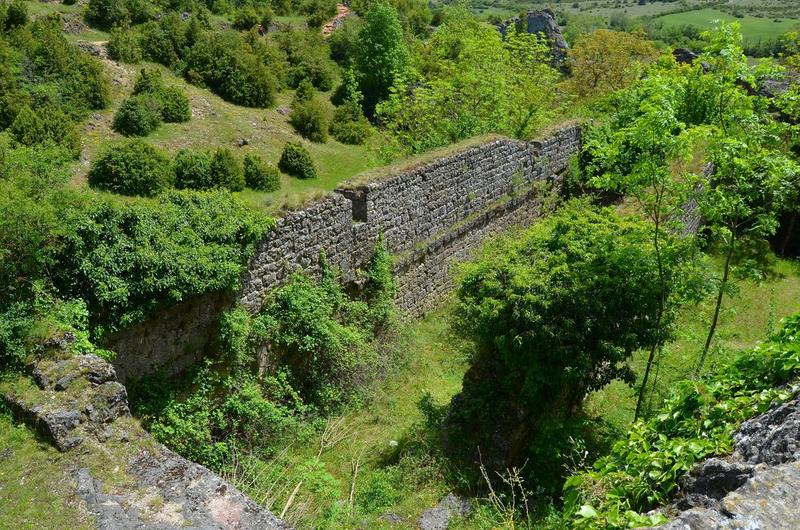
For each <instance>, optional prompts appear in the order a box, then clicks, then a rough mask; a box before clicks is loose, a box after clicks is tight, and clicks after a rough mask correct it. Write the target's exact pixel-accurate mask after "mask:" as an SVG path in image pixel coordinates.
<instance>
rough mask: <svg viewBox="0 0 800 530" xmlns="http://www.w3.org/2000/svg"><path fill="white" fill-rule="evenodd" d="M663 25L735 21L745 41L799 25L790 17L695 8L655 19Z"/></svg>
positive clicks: (706, 26) (785, 30) (707, 26)
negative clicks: (757, 15)
mask: <svg viewBox="0 0 800 530" xmlns="http://www.w3.org/2000/svg"><path fill="white" fill-rule="evenodd" d="M655 20H656V21H660V22H662V23H663V24H664V26H665V27H673V26H687V25H688V26H699V27H702V28H710V27H711V26H712V24H713V23H714V21H715V20H722V21H724V22H733V21H737V22H739V24H741V26H742V37H744V40H745V42H747V43H756V42H758V41H759V40H765V39H773V38H775V37H778V36H780V35H781V34H783V33H786V32H787V31H792V30H795V29H798V27H800V20H797V19H792V18H782V19H773V18H766V17H754V16H751V15H746V16H743V17H734V16H733V15H731V14H729V13H725V12H723V11H720V10H718V9H696V10H694V11H685V12H683V13H672V14H669V15H664V16H661V17H658V18H656V19H655Z"/></svg>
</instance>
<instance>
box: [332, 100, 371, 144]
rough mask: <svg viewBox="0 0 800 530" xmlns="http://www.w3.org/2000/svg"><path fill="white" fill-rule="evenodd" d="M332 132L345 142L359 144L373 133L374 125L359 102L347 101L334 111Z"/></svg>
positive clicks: (335, 136)
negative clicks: (366, 116) (365, 115)
mask: <svg viewBox="0 0 800 530" xmlns="http://www.w3.org/2000/svg"><path fill="white" fill-rule="evenodd" d="M330 133H331V134H332V135H333V137H334V138H336V139H337V140H339V141H340V142H342V143H343V144H351V145H359V144H363V143H364V142H366V141H367V138H369V136H370V135H371V134H372V126H371V125H370V123H369V121H368V120H367V119H366V118H365V117H364V113H363V112H362V111H361V107H360V106H359V105H358V103H355V102H354V101H347V102H345V103H344V104H343V105H342V106H340V107H338V108H337V109H336V110H335V111H334V113H333V121H332V122H331V126H330Z"/></svg>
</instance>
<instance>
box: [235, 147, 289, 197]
mask: <svg viewBox="0 0 800 530" xmlns="http://www.w3.org/2000/svg"><path fill="white" fill-rule="evenodd" d="M243 165H244V181H245V183H246V184H247V187H248V188H250V189H253V190H258V191H275V190H277V189H279V188H280V187H281V176H280V172H279V171H278V168H276V167H275V166H270V165H267V164H265V163H264V161H263V160H261V157H259V156H258V155H245V157H244V164H243Z"/></svg>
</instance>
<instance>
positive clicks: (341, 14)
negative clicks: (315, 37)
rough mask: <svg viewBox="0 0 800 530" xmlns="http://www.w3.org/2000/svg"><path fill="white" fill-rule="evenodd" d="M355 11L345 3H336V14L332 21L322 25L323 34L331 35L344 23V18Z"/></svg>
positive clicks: (324, 35)
mask: <svg viewBox="0 0 800 530" xmlns="http://www.w3.org/2000/svg"><path fill="white" fill-rule="evenodd" d="M352 14H353V12H352V11H350V8H349V7H347V6H346V5H344V4H336V16H335V17H333V19H331V21H330V22H328V23H327V24H325V25H324V26H322V36H323V37H329V36H330V35H331V33H333V32H334V30H336V29H339V28H340V27H342V24H344V20H345V19H346V18H347V17H349V16H350V15H352Z"/></svg>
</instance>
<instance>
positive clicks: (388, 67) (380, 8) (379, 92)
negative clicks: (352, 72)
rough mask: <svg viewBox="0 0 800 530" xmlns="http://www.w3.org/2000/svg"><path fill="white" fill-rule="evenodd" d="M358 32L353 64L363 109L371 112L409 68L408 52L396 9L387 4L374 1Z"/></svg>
mask: <svg viewBox="0 0 800 530" xmlns="http://www.w3.org/2000/svg"><path fill="white" fill-rule="evenodd" d="M364 18H365V20H364V25H363V26H362V27H361V29H360V30H359V32H358V41H357V43H356V49H355V57H354V59H355V60H354V64H355V68H356V70H357V72H358V75H359V87H360V88H361V93H362V94H363V95H364V113H365V114H366V115H367V116H372V115H373V114H374V113H375V106H376V105H377V104H378V103H379V102H380V101H382V100H384V99H386V98H387V97H388V96H389V90H390V89H391V87H392V86H393V85H394V84H395V83H396V82H397V81H398V80H400V79H403V78H404V77H405V76H406V74H407V72H408V69H409V64H410V56H409V52H408V48H407V47H406V44H405V41H404V39H403V29H402V27H401V26H400V21H399V20H398V18H397V12H396V11H395V10H394V8H392V7H391V6H389V5H387V4H382V3H378V4H375V5H373V6H372V7H371V8H370V10H369V11H368V12H367V14H366V16H365V17H364Z"/></svg>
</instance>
